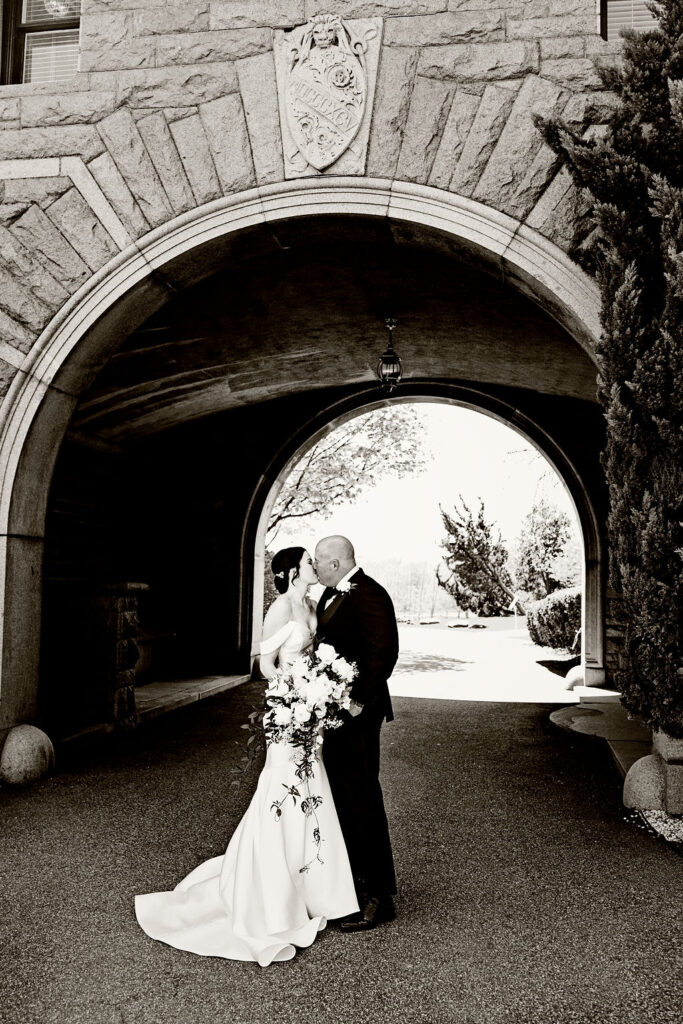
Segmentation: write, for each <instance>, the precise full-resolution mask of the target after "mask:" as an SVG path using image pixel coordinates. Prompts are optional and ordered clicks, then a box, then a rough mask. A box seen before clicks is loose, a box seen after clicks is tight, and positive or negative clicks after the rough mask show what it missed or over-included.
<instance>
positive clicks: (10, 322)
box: [0, 309, 37, 383]
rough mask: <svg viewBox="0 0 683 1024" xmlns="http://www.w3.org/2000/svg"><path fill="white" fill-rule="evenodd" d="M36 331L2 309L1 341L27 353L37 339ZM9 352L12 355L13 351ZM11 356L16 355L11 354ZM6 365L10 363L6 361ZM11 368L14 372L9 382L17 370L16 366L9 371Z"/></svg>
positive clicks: (0, 314)
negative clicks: (29, 328)
mask: <svg viewBox="0 0 683 1024" xmlns="http://www.w3.org/2000/svg"><path fill="white" fill-rule="evenodd" d="M36 333H37V332H36V331H29V330H28V329H27V328H26V327H24V326H23V325H22V324H20V323H17V321H16V320H14V319H13V318H12V317H11V316H8V315H7V313H3V311H2V310H1V309H0V342H2V343H3V344H4V345H9V346H10V348H13V349H16V351H17V352H23V353H26V352H28V351H29V349H30V348H31V347H32V346H33V342H34V341H35V340H36ZM7 354H8V355H10V356H11V353H7ZM11 358H14V357H13V356H11ZM5 365H6V366H8V365H9V364H7V363H5ZM9 370H11V371H14V372H12V373H10V374H9V378H8V383H9V381H10V380H11V378H12V377H13V376H14V373H15V372H16V371H15V370H14V366H12V367H9V369H8V373H9Z"/></svg>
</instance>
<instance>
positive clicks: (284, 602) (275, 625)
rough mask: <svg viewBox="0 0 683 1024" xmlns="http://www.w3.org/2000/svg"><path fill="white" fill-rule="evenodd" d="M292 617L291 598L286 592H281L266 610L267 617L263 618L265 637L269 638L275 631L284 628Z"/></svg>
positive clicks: (265, 638)
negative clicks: (288, 597)
mask: <svg viewBox="0 0 683 1024" xmlns="http://www.w3.org/2000/svg"><path fill="white" fill-rule="evenodd" d="M291 617H292V615H291V609H290V606H289V600H288V599H287V597H286V595H285V594H281V595H280V596H279V597H276V598H275V600H274V601H273V603H272V604H271V606H270V608H269V609H268V611H267V612H266V617H265V619H264V620H263V639H264V640H267V639H268V637H270V636H272V635H273V633H277V631H278V629H282V627H283V626H285V625H286V624H287V623H288V622H289V620H290V619H291Z"/></svg>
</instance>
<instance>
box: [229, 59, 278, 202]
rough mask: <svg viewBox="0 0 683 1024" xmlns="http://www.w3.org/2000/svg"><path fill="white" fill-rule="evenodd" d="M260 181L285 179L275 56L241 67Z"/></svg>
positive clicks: (256, 60) (256, 170)
mask: <svg viewBox="0 0 683 1024" xmlns="http://www.w3.org/2000/svg"><path fill="white" fill-rule="evenodd" d="M237 77H238V79H239V84H240V91H241V94H242V103H243V104H244V113H245V116H246V119H247V128H248V131H249V140H250V144H251V152H252V155H253V159H254V170H255V172H256V180H257V181H258V183H259V184H260V185H265V184H268V183H269V182H272V181H281V180H282V178H284V174H285V172H284V164H283V159H282V138H281V135H280V114H279V110H278V98H277V85H276V82H275V63H274V60H273V54H272V53H264V54H262V55H260V56H258V57H249V58H247V59H246V60H241V61H239V63H238V65H237Z"/></svg>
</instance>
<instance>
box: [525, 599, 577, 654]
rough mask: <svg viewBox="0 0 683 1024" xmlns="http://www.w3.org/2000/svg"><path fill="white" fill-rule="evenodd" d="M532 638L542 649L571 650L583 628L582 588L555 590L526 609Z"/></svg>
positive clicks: (528, 627)
mask: <svg viewBox="0 0 683 1024" xmlns="http://www.w3.org/2000/svg"><path fill="white" fill-rule="evenodd" d="M526 624H527V629H528V630H529V636H530V637H531V639H532V641H533V642H534V643H535V644H538V645H539V646H540V647H555V648H559V649H561V650H562V649H564V650H567V651H569V650H571V649H572V646H573V644H574V639H575V637H576V634H577V632H578V631H579V630H580V629H581V588H580V587H568V588H567V589H566V590H554V591H553V593H552V594H548V596H547V597H544V598H543V599H542V600H541V601H533V602H532V603H531V604H529V605H528V606H527V610H526Z"/></svg>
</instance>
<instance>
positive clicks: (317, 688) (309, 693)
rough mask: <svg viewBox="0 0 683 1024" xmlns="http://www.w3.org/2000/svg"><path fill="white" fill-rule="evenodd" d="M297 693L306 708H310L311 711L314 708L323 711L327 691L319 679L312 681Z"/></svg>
mask: <svg viewBox="0 0 683 1024" xmlns="http://www.w3.org/2000/svg"><path fill="white" fill-rule="evenodd" d="M299 692H300V696H301V697H302V699H303V700H304V701H305V702H306V707H307V708H310V710H311V711H312V710H313V708H315V707H319V708H323V709H324V708H325V706H326V705H327V701H328V697H329V689H328V687H327V686H325V684H324V683H323V682H322V681H321V680H319V679H315V680H312V681H311V682H310V683H308V684H307V685H306V686H305V687H302V688H301V690H300V691H299Z"/></svg>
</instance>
